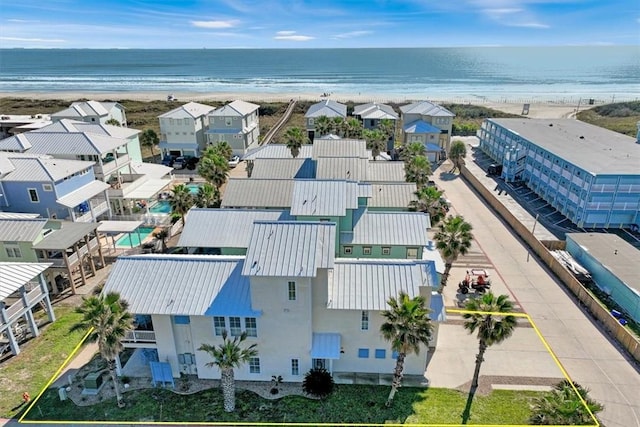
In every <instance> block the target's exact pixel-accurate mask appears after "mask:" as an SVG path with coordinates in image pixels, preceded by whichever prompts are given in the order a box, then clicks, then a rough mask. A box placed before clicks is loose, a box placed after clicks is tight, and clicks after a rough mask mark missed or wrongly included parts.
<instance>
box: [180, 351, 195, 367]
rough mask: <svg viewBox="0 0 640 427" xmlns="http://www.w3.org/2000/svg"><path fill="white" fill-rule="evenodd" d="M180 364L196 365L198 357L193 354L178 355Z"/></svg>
mask: <svg viewBox="0 0 640 427" xmlns="http://www.w3.org/2000/svg"><path fill="white" fill-rule="evenodd" d="M178 363H179V364H181V365H195V364H196V355H195V354H193V353H183V354H179V355H178Z"/></svg>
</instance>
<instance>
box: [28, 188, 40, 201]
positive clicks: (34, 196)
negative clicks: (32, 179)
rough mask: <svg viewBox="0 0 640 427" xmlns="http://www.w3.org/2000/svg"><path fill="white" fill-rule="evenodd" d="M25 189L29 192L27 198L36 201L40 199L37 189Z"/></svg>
mask: <svg viewBox="0 0 640 427" xmlns="http://www.w3.org/2000/svg"><path fill="white" fill-rule="evenodd" d="M27 191H28V192H29V198H30V199H31V202H33V203H38V202H39V201H40V199H39V198H38V190H36V189H35V188H28V189H27Z"/></svg>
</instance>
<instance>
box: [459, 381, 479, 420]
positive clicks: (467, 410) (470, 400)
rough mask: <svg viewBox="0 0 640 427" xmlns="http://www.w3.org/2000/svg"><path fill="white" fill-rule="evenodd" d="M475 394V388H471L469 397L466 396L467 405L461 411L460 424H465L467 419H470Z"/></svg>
mask: <svg viewBox="0 0 640 427" xmlns="http://www.w3.org/2000/svg"><path fill="white" fill-rule="evenodd" d="M475 394H476V387H471V388H470V389H469V396H467V403H466V404H465V406H464V411H462V415H461V417H462V421H461V423H460V424H467V422H468V421H469V418H471V404H472V403H473V397H474V396H475Z"/></svg>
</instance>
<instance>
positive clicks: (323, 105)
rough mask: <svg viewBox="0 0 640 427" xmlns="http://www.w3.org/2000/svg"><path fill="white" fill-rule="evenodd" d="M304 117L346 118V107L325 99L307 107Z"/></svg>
mask: <svg viewBox="0 0 640 427" xmlns="http://www.w3.org/2000/svg"><path fill="white" fill-rule="evenodd" d="M304 116H305V117H320V116H327V117H342V118H345V117H347V106H346V105H344V104H340V103H339V102H336V101H332V100H330V99H325V100H324V101H321V102H318V103H317V104H313V105H312V106H310V107H309V109H308V110H307V112H306V114H305V115H304Z"/></svg>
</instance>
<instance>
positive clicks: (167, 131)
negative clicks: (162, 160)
mask: <svg viewBox="0 0 640 427" xmlns="http://www.w3.org/2000/svg"><path fill="white" fill-rule="evenodd" d="M213 110H215V108H214V107H211V106H209V105H204V104H199V103H197V102H189V103H187V104H184V105H181V106H179V107H178V108H174V109H173V110H171V111H168V112H166V113H164V114H161V115H160V116H158V120H159V121H160V143H159V144H158V147H159V148H160V150H162V155H163V157H164V156H167V155H170V156H174V157H178V156H194V157H200V152H201V151H202V150H204V149H205V147H206V143H207V137H206V130H207V125H208V123H207V114H209V113H210V112H212V111H213Z"/></svg>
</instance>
